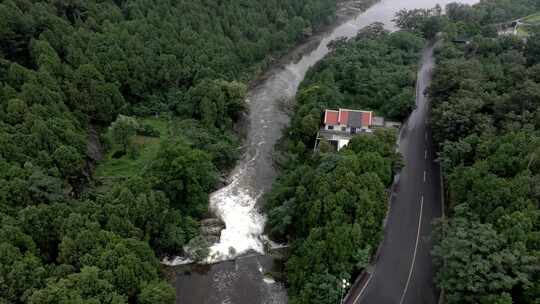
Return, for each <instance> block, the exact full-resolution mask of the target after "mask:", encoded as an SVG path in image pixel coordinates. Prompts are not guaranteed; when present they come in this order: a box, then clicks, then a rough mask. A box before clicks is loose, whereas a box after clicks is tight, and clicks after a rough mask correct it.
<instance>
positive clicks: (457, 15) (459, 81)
mask: <svg viewBox="0 0 540 304" xmlns="http://www.w3.org/2000/svg"><path fill="white" fill-rule="evenodd" d="M537 9H538V2H537V1H512V2H510V1H483V2H481V3H480V4H479V5H476V6H474V7H470V6H462V5H456V4H452V5H450V6H448V7H447V10H448V16H447V17H444V16H431V17H427V18H428V19H429V18H440V19H444V20H443V23H444V24H445V25H444V27H443V36H442V37H444V41H443V42H442V44H441V45H440V46H439V48H438V50H437V67H436V69H435V73H434V79H433V84H432V86H431V88H430V89H429V94H430V97H431V100H432V105H433V111H432V114H433V115H432V118H431V124H432V126H433V134H434V137H435V140H436V141H437V142H438V143H439V148H440V149H439V150H440V159H441V162H442V167H443V171H444V173H445V181H446V189H447V204H448V208H449V211H450V212H449V214H450V219H449V220H446V221H443V223H442V225H441V227H440V228H441V229H440V233H439V235H438V240H437V242H436V246H435V248H434V250H433V254H434V257H435V260H436V261H437V263H438V264H439V266H441V269H440V271H439V273H438V274H437V278H436V280H437V283H438V284H439V286H440V287H443V288H444V289H445V293H446V296H447V302H448V303H460V304H461V303H538V299H540V267H538V265H540V242H539V240H540V217H539V215H540V211H539V210H540V209H539V208H540V196H539V195H538V193H539V189H538V185H539V181H540V166H539V165H540V164H539V162H538V155H539V154H538V153H539V152H538V151H539V147H540V131H539V130H540V124H539V122H540V78H539V77H538V75H539V74H538V72H539V71H540V70H539V67H538V62H537V60H536V57H535V56H536V55H535V54H536V52H535V51H534V49H535V48H536V44H537V41H538V36H537V35H538V34H533V35H532V36H530V37H528V38H527V39H526V40H523V39H521V38H518V37H514V36H498V35H496V32H495V33H494V32H493V28H492V26H493V24H494V23H497V22H502V21H508V20H512V19H513V18H516V17H522V16H523V15H528V14H530V13H531V12H532V11H535V10H537ZM424 20H426V19H424ZM456 37H464V38H463V39H465V40H468V41H469V43H464V42H465V41H463V40H461V39H458V40H455V38H456Z"/></svg>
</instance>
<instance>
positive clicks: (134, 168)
mask: <svg viewBox="0 0 540 304" xmlns="http://www.w3.org/2000/svg"><path fill="white" fill-rule="evenodd" d="M139 122H140V123H141V124H149V125H152V126H153V127H154V128H155V129H157V130H159V133H160V137H159V138H157V137H147V136H140V135H137V136H135V137H134V139H133V141H134V143H135V146H136V147H137V151H138V153H137V155H136V157H134V158H133V157H131V156H129V155H124V156H122V157H120V158H117V159H115V158H113V157H112V155H113V154H114V152H116V151H117V150H115V149H112V150H111V151H109V153H107V155H106V156H105V158H104V159H103V160H102V161H101V163H100V164H99V165H98V167H97V168H96V172H95V176H96V177H97V178H121V177H130V176H133V175H135V174H137V173H141V172H142V171H143V170H144V169H145V168H146V167H147V166H148V165H149V164H150V163H151V161H152V159H154V158H155V156H156V155H157V153H158V151H159V145H160V143H161V142H162V141H163V140H164V139H166V138H167V136H168V126H169V123H168V122H167V121H166V120H163V119H156V118H144V119H139Z"/></svg>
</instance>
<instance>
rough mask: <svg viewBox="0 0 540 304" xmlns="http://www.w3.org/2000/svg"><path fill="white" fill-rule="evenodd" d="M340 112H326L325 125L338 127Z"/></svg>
mask: <svg viewBox="0 0 540 304" xmlns="http://www.w3.org/2000/svg"><path fill="white" fill-rule="evenodd" d="M338 117H339V112H338V111H332V110H326V112H325V113H324V124H325V125H338V124H339V120H338Z"/></svg>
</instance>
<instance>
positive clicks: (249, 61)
mask: <svg viewBox="0 0 540 304" xmlns="http://www.w3.org/2000/svg"><path fill="white" fill-rule="evenodd" d="M335 10H336V1H335V0H294V1H293V0H270V1H268V0H265V1H261V0H256V1H254V0H240V1H215V0H204V1H168V0H135V1H123V0H118V1H110V0H106V1H95V0H92V1H80V0H75V1H63V0H58V1H34V0H0V260H1V261H0V303H13V304H17V303H36V304H37V303H40V304H41V303H43V304H44V303H66V304H67V303H141V304H149V303H172V302H173V301H174V292H173V290H172V288H171V287H170V286H168V285H167V284H166V283H164V282H163V281H162V280H161V278H160V275H159V268H158V257H162V256H163V255H167V254H181V253H183V246H184V245H186V244H187V243H188V242H189V241H190V240H191V239H193V238H194V237H195V236H196V235H197V234H198V224H197V220H198V219H199V218H200V217H201V216H202V215H203V214H205V212H206V207H207V204H208V193H209V192H210V191H212V190H213V189H214V187H215V186H216V181H217V177H218V175H219V173H218V170H226V169H228V168H230V167H231V166H233V165H234V161H235V160H236V158H237V157H238V152H237V148H238V146H239V139H238V137H237V136H236V135H234V134H233V132H232V127H233V125H234V123H235V122H237V121H238V119H239V118H240V117H241V116H242V112H243V111H245V110H246V105H245V103H244V97H245V94H246V84H245V82H246V81H247V80H249V79H250V78H251V77H252V76H254V75H255V74H256V73H258V72H259V71H261V70H262V69H264V68H265V67H266V66H267V65H268V64H269V63H271V62H272V61H273V60H274V59H273V58H274V57H276V56H279V55H280V54H282V52H284V51H285V50H286V49H287V48H289V47H291V46H293V45H294V43H296V42H297V41H299V40H300V39H302V38H304V37H306V36H307V35H309V34H310V33H311V32H313V30H315V29H317V28H319V27H320V26H322V25H323V24H324V23H326V22H330V21H332V20H333V19H334V18H335V16H334V12H335ZM120 114H121V116H120ZM149 115H152V116H153V117H156V116H159V117H163V118H162V119H163V120H166V121H167V122H168V125H169V127H170V128H169V130H166V131H167V132H165V133H166V134H164V133H163V134H160V132H159V131H158V130H155V129H154V128H152V126H149V125H145V124H143V123H139V122H142V121H143V120H142V119H141V116H149ZM114 121H116V122H115V123H113V124H112V126H111V123H112V122H114ZM109 126H111V128H110V130H111V132H110V133H109V135H110V136H104V135H105V134H104V133H105V130H107V129H108V128H109ZM140 135H144V136H147V137H154V138H155V137H160V135H161V137H162V138H161V139H163V140H161V139H160V142H162V144H161V146H158V144H156V147H155V148H153V149H154V150H156V153H154V154H152V159H148V160H146V163H145V164H147V165H145V166H144V167H143V168H138V169H140V170H138V171H137V172H139V173H138V174H134V175H133V174H132V175H129V174H121V175H122V176H120V178H118V179H112V182H110V183H109V184H108V185H107V187H108V188H106V189H105V190H104V191H103V190H101V191H98V190H97V189H95V188H93V185H94V183H93V180H92V174H93V172H92V169H93V168H94V165H95V164H94V162H95V161H96V160H97V159H99V157H98V156H96V155H99V154H100V152H99V150H100V149H99V146H100V145H99V143H100V140H101V141H103V142H105V143H107V144H109V145H104V146H105V148H107V147H108V148H111V151H113V152H114V150H115V149H117V148H118V147H119V148H120V150H122V151H121V152H123V154H125V153H126V152H130V148H131V147H132V144H133V143H135V142H136V141H137V140H140V139H141V138H140V137H138V136H140ZM106 138H108V139H112V141H111V142H110V143H108V142H107V141H106V140H105V139H106ZM90 151H94V152H93V153H90ZM96 151H97V152H96ZM106 152H107V151H106Z"/></svg>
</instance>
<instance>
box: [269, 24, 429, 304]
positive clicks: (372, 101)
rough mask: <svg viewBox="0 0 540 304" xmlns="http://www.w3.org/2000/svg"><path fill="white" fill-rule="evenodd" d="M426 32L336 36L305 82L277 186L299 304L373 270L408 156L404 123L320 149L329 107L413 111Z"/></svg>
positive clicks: (291, 288)
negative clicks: (402, 147)
mask: <svg viewBox="0 0 540 304" xmlns="http://www.w3.org/2000/svg"><path fill="white" fill-rule="evenodd" d="M423 46H424V39H423V38H421V37H420V36H418V35H416V34H412V33H408V32H404V31H398V32H395V33H389V32H387V31H385V30H384V29H383V28H382V25H381V24H374V25H372V26H369V27H367V28H366V29H364V30H362V31H361V32H360V33H359V34H358V36H356V37H355V38H352V39H350V40H347V41H339V42H336V43H334V45H333V50H332V52H331V53H330V54H329V55H328V56H326V57H325V58H324V59H323V60H322V61H321V62H320V63H318V64H317V65H316V66H315V67H313V68H312V69H311V70H310V71H309V72H308V74H307V76H306V79H305V80H304V81H303V83H302V84H301V86H300V90H299V92H298V94H297V96H296V106H295V108H294V113H293V114H292V118H291V119H292V122H291V126H290V127H289V128H288V129H287V130H286V131H285V132H284V134H287V135H286V136H284V137H283V139H282V140H281V142H280V143H279V144H278V147H277V152H276V155H275V159H276V162H277V164H278V165H279V166H280V168H281V174H280V176H279V178H278V180H277V181H276V183H275V184H274V186H273V189H272V191H271V192H270V193H269V194H268V195H267V204H266V209H267V212H268V229H269V231H270V235H271V236H272V237H273V238H274V239H277V240H281V241H287V242H289V244H291V253H290V256H288V258H287V259H286V262H285V281H286V283H287V286H288V293H289V301H290V303H293V304H307V303H337V302H339V299H340V292H341V291H340V290H339V288H337V286H339V285H340V282H341V280H342V279H347V280H351V279H353V278H354V277H353V276H354V275H357V274H358V273H359V272H360V271H361V270H362V269H364V268H365V267H366V266H367V265H368V263H369V261H370V259H371V256H372V254H373V253H374V252H375V250H376V248H377V247H378V244H379V242H380V241H381V239H382V229H383V219H384V218H385V216H386V212H387V203H388V191H387V190H388V189H389V187H390V185H391V184H392V181H393V176H394V174H395V173H396V172H397V171H398V170H399V169H400V167H401V165H402V160H401V155H399V154H398V153H396V140H397V130H395V129H381V130H378V131H377V132H376V133H375V134H374V135H373V136H369V135H367V136H357V137H354V138H353V139H352V141H351V142H350V144H349V145H348V146H347V147H346V148H344V149H342V150H340V151H339V152H335V151H333V149H332V148H331V147H330V146H329V145H328V143H325V142H322V143H321V145H320V147H319V149H318V150H317V152H315V153H313V146H314V141H315V138H316V134H317V131H318V130H319V127H320V124H321V120H322V113H323V111H324V109H326V108H329V109H335V108H339V107H348V108H353V109H364V110H374V111H376V112H377V113H380V114H382V115H386V116H387V117H391V118H394V119H403V118H405V117H406V116H407V115H408V114H409V113H410V112H411V111H412V109H413V106H414V101H415V97H414V88H415V81H416V70H417V63H418V61H419V59H420V51H421V50H422V48H423Z"/></svg>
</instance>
